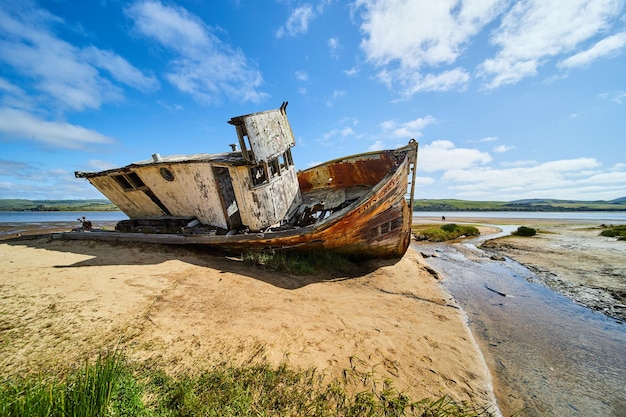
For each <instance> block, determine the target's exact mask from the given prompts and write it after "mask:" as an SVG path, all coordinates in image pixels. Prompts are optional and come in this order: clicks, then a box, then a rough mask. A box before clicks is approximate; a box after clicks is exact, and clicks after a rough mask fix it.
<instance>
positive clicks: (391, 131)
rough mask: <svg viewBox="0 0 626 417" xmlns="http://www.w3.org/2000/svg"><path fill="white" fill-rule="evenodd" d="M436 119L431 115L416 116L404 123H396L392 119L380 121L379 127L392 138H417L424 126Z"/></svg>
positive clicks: (434, 121)
mask: <svg viewBox="0 0 626 417" xmlns="http://www.w3.org/2000/svg"><path fill="white" fill-rule="evenodd" d="M436 122H437V120H436V119H435V118H434V117H433V116H430V115H428V116H426V117H418V118H417V119H415V120H411V121H409V122H405V123H400V124H399V123H396V122H395V121H393V120H387V121H385V122H382V123H381V125H380V127H381V128H382V130H383V132H384V133H385V134H386V135H388V136H390V137H392V138H402V139H407V140H408V139H410V138H414V139H415V138H419V137H421V136H422V130H424V129H425V128H426V126H428V125H431V124H433V123H436Z"/></svg>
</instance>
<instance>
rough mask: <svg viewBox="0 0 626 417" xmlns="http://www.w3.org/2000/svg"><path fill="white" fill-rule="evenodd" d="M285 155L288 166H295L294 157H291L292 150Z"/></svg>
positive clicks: (288, 150)
mask: <svg viewBox="0 0 626 417" xmlns="http://www.w3.org/2000/svg"><path fill="white" fill-rule="evenodd" d="M284 155H285V162H286V163H287V165H288V166H293V157H292V156H291V149H287V150H286V151H285V153H284Z"/></svg>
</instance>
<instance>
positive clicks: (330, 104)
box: [326, 90, 346, 107]
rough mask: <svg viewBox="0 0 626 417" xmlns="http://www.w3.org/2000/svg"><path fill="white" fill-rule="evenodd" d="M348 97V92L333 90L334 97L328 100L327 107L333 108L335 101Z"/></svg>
mask: <svg viewBox="0 0 626 417" xmlns="http://www.w3.org/2000/svg"><path fill="white" fill-rule="evenodd" d="M345 95H346V90H333V93H332V96H331V97H330V98H329V99H328V100H326V106H327V107H333V105H334V103H335V101H337V100H338V99H340V98H342V97H344V96H345Z"/></svg>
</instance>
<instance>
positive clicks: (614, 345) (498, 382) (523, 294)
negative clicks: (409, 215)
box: [413, 212, 626, 416]
mask: <svg viewBox="0 0 626 417" xmlns="http://www.w3.org/2000/svg"><path fill="white" fill-rule="evenodd" d="M433 214H434V213H430V215H431V216H432V215H433ZM437 214H439V216H441V215H445V216H446V219H450V218H454V217H455V216H457V217H466V216H467V217H477V216H474V215H471V216H470V215H469V214H466V213H459V212H455V213H450V215H446V214H440V213H437ZM543 214H544V213H540V215H543ZM548 214H550V215H552V214H553V213H548ZM561 214H563V213H561ZM568 214H570V213H568ZM572 214H578V217H574V218H572V217H567V219H568V220H572V219H580V220H586V221H587V223H595V222H601V223H602V222H607V223H611V222H612V223H622V222H626V215H625V214H626V213H616V214H617V215H615V214H612V213H606V212H605V213H602V215H596V214H594V215H593V217H591V218H590V217H586V218H585V217H582V216H580V213H572ZM501 215H502V217H501V218H509V219H510V218H512V217H511V216H510V213H501ZM485 217H487V216H485ZM491 217H493V216H491ZM520 218H521V217H520ZM524 218H531V217H528V216H526V217H524ZM532 218H545V217H532ZM550 218H553V219H555V220H559V219H564V217H560V218H558V217H550ZM622 219H623V221H622ZM589 220H591V222H589ZM490 226H494V224H490ZM496 226H497V225H496ZM498 227H500V228H501V229H503V232H502V235H506V234H510V233H511V232H512V231H513V230H515V229H516V228H517V226H513V225H510V224H509V225H503V226H498ZM496 236H497V235H496ZM496 236H494V235H491V236H485V237H480V238H478V239H474V240H471V241H465V242H463V243H455V244H443V243H414V244H413V247H414V249H416V250H417V251H418V252H422V253H426V254H435V255H436V256H434V257H429V258H427V259H426V262H427V263H428V264H429V265H430V266H431V267H432V268H434V269H435V270H437V271H438V272H439V274H440V275H441V276H442V278H443V279H442V285H443V287H444V288H445V289H446V291H448V292H449V293H450V294H451V295H452V296H453V297H454V298H455V299H456V300H457V302H458V303H459V305H460V306H461V307H462V308H463V310H464V311H465V312H466V314H467V318H468V322H469V325H470V328H471V330H472V332H473V334H474V336H475V338H476V339H477V342H478V343H479V345H480V347H481V350H482V352H483V354H484V356H485V359H486V360H487V363H488V365H489V367H490V369H491V371H492V374H493V377H494V382H495V391H496V396H497V398H498V402H499V404H500V407H501V408H502V411H503V413H504V415H505V416H509V415H512V414H513V413H516V412H519V414H517V415H519V416H626V324H624V323H620V322H618V321H616V320H614V319H611V318H608V317H606V316H604V315H602V314H600V313H597V312H594V311H592V310H590V309H588V308H585V307H583V306H580V305H578V304H576V303H574V302H573V301H571V300H570V299H568V298H566V297H564V296H561V295H559V294H557V293H555V292H553V291H552V290H550V289H549V288H547V287H546V286H544V285H542V284H538V283H537V282H538V280H537V279H536V277H534V276H533V274H534V273H533V272H532V271H530V270H529V269H527V268H526V267H524V266H523V265H521V264H519V263H517V262H515V261H513V260H510V259H508V258H507V259H506V260H505V261H495V260H492V259H491V254H490V253H487V252H485V251H483V250H481V249H479V248H478V246H479V245H480V244H481V243H482V241H484V240H486V239H491V238H494V237H496ZM625 259H626V251H625ZM624 279H626V277H624Z"/></svg>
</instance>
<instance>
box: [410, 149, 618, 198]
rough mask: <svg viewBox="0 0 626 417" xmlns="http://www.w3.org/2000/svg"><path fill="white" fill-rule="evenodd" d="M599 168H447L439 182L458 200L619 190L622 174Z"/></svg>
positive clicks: (589, 163) (590, 162)
mask: <svg viewBox="0 0 626 417" xmlns="http://www.w3.org/2000/svg"><path fill="white" fill-rule="evenodd" d="M422 153H423V152H422ZM600 168H601V164H600V163H599V162H598V161H597V160H596V159H594V158H576V159H568V160H558V161H548V162H544V163H535V164H533V165H531V166H523V164H520V166H511V167H508V168H503V169H494V168H490V167H485V166H469V167H464V168H462V167H456V168H450V169H449V170H447V171H446V172H445V173H444V174H443V176H442V180H443V181H444V182H446V183H448V185H449V187H450V188H451V189H452V190H454V192H455V193H456V194H457V195H459V196H460V197H461V198H463V197H465V198H470V197H472V198H480V197H481V196H487V195H489V196H492V197H491V198H493V196H500V197H498V198H496V199H498V200H505V201H508V200H515V199H520V198H531V197H537V198H539V197H544V198H546V197H550V198H577V197H578V195H577V193H580V196H584V195H585V192H584V191H582V190H583V189H584V188H585V187H589V186H600V185H602V186H604V187H607V188H606V190H607V191H609V190H610V192H612V193H616V192H618V189H619V188H620V187H621V188H622V190H623V184H624V183H625V182H624V181H626V172H623V171H618V172H612V173H602V172H601V171H600V170H599V169H600ZM620 180H621V181H622V182H621V183H620ZM586 190H587V191H588V190H589V189H588V188H586Z"/></svg>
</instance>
